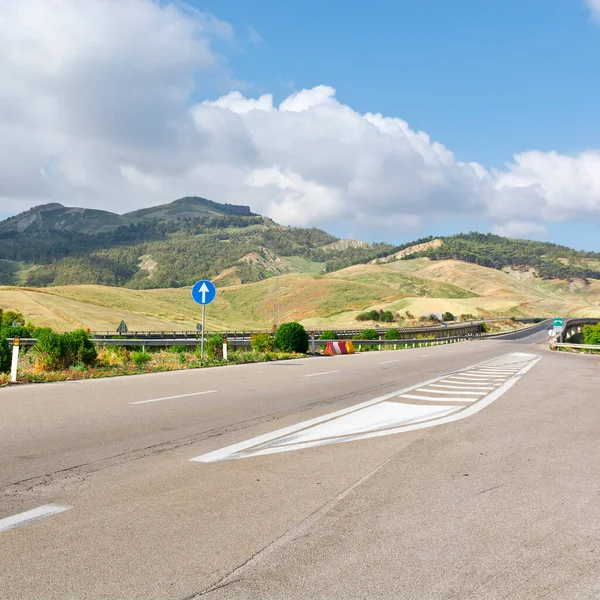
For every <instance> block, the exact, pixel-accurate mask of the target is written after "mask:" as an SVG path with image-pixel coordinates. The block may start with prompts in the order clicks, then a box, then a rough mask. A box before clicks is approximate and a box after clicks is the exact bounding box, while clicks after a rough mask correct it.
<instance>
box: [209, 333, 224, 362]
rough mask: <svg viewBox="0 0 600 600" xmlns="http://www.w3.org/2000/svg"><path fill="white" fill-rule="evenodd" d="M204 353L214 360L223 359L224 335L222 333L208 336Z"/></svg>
mask: <svg viewBox="0 0 600 600" xmlns="http://www.w3.org/2000/svg"><path fill="white" fill-rule="evenodd" d="M204 351H205V352H206V356H207V357H208V358H211V359H213V360H214V359H216V358H223V335H222V334H221V333H213V334H212V335H209V336H206V339H205V340H204Z"/></svg>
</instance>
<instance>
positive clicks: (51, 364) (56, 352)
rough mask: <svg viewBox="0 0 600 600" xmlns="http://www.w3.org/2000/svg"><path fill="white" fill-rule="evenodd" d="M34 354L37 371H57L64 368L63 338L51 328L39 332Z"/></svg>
mask: <svg viewBox="0 0 600 600" xmlns="http://www.w3.org/2000/svg"><path fill="white" fill-rule="evenodd" d="M33 352H34V356H35V363H36V368H37V370H40V371H56V370H58V369H61V368H62V367H63V366H64V348H63V341H62V336H61V335H60V334H59V333H56V332H54V331H52V329H50V328H49V327H45V328H42V329H39V330H38V331H37V341H36V344H35V346H34V348H33Z"/></svg>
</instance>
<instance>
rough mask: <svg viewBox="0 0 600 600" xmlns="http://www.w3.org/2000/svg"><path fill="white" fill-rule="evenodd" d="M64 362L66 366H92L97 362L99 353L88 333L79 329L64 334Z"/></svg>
mask: <svg viewBox="0 0 600 600" xmlns="http://www.w3.org/2000/svg"><path fill="white" fill-rule="evenodd" d="M62 345H63V361H64V365H65V366H67V367H68V366H69V365H72V364H73V363H83V364H84V365H91V364H94V363H95V362H96V358H97V352H96V347H95V346H94V342H92V340H91V339H90V336H89V334H88V332H87V331H85V330H83V329H77V330H76V331H70V332H68V333H63V334H62Z"/></svg>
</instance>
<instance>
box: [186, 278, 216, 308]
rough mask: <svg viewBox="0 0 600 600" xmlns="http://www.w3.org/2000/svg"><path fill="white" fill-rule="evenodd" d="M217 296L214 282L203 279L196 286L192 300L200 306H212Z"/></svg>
mask: <svg viewBox="0 0 600 600" xmlns="http://www.w3.org/2000/svg"><path fill="white" fill-rule="evenodd" d="M216 295H217V288H216V287H215V284H214V283H212V281H208V280H206V279H202V280H201V281H198V282H197V283H195V284H194V287H193V288H192V298H193V299H194V301H195V302H197V303H198V304H203V305H204V304H210V303H211V302H212V301H213V300H214V299H215V296H216Z"/></svg>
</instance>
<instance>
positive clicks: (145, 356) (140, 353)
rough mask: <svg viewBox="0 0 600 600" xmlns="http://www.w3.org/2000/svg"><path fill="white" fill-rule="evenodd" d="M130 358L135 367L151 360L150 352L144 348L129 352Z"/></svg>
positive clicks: (139, 366) (140, 366)
mask: <svg viewBox="0 0 600 600" xmlns="http://www.w3.org/2000/svg"><path fill="white" fill-rule="evenodd" d="M131 360H132V361H133V362H134V363H135V365H136V367H138V368H142V367H143V366H144V365H146V364H147V363H149V362H150V361H151V360H152V354H150V352H146V351H145V350H136V351H135V352H132V353H131Z"/></svg>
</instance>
